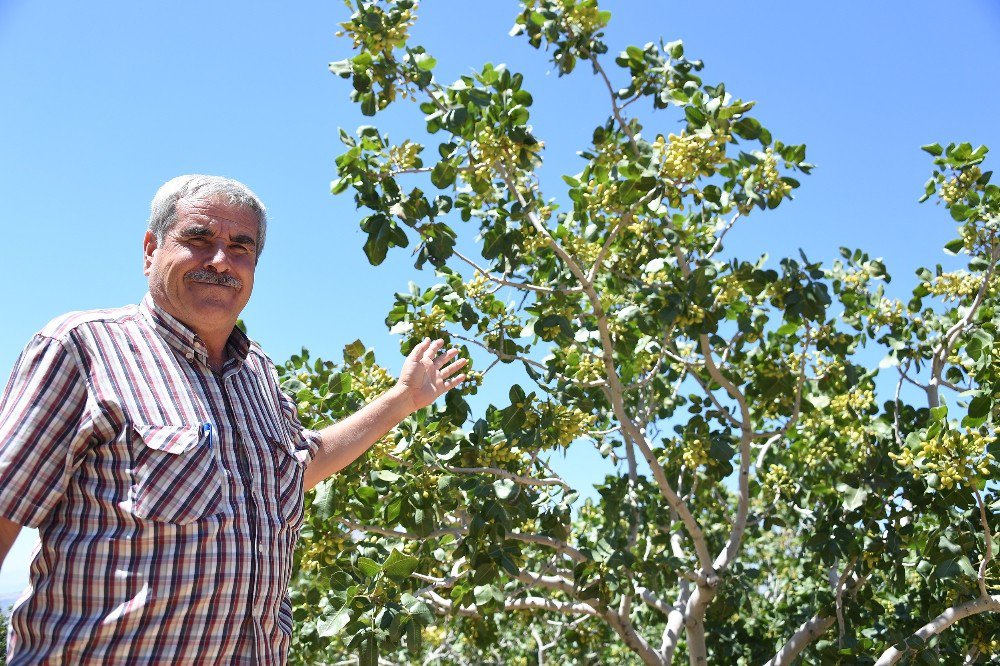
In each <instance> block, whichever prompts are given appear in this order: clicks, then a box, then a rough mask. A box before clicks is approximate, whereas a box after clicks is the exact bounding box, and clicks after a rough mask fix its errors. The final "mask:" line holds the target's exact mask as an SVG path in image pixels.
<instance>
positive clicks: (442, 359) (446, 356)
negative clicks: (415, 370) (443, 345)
mask: <svg viewBox="0 0 1000 666" xmlns="http://www.w3.org/2000/svg"><path fill="white" fill-rule="evenodd" d="M458 352H459V350H458V349H456V348H455V347H452V348H451V349H449V350H448V351H446V352H445V353H443V354H441V355H439V356H438V357H437V358H435V359H434V365H435V366H437V367H438V368H440V367H443V366H444V364H445V363H447V362H448V361H450V360H451V359H453V358H455V357H456V356H458Z"/></svg>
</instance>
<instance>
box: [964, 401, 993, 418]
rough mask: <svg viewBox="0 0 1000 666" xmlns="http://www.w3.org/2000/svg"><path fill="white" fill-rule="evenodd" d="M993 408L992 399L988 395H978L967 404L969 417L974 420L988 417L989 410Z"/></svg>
mask: <svg viewBox="0 0 1000 666" xmlns="http://www.w3.org/2000/svg"><path fill="white" fill-rule="evenodd" d="M992 407H993V398H992V397H991V396H989V395H979V396H976V397H975V398H973V399H972V401H971V402H970V403H969V416H971V417H972V418H974V419H981V418H985V417H987V416H989V413H990V408H992Z"/></svg>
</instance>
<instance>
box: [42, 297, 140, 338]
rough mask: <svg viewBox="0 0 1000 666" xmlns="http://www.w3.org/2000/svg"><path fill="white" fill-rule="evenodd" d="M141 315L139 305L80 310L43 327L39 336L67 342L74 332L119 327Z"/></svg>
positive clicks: (62, 316) (61, 316) (57, 318)
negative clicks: (111, 326)
mask: <svg viewBox="0 0 1000 666" xmlns="http://www.w3.org/2000/svg"><path fill="white" fill-rule="evenodd" d="M138 315H139V307H138V306H137V305H126V306H123V307H120V308H110V309H106V310H80V311H77V312H67V313H66V314H64V315H60V316H58V317H56V318H55V319H53V320H52V321H50V322H49V323H48V324H46V325H45V326H44V327H42V330H40V331H39V332H38V334H39V335H41V336H44V337H47V338H52V339H54V340H65V339H66V338H68V337H69V336H71V335H72V334H73V332H74V331H78V330H81V329H93V328H95V327H105V326H109V325H118V324H122V323H124V322H126V321H131V320H134V319H135V318H136V317H137V316H138Z"/></svg>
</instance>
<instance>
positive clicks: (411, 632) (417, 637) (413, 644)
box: [406, 620, 423, 655]
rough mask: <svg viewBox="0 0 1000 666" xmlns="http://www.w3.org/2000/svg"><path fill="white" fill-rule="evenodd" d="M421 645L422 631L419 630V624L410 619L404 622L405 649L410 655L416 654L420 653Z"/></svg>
mask: <svg viewBox="0 0 1000 666" xmlns="http://www.w3.org/2000/svg"><path fill="white" fill-rule="evenodd" d="M422 646H423V632H422V631H420V625H419V624H417V623H416V622H415V621H414V620H410V621H409V622H408V623H407V624H406V651H407V652H409V653H410V654H411V655H417V654H420V650H421V648H422Z"/></svg>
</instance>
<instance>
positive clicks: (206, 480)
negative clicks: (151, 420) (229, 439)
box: [133, 424, 222, 525]
mask: <svg viewBox="0 0 1000 666" xmlns="http://www.w3.org/2000/svg"><path fill="white" fill-rule="evenodd" d="M134 430H135V433H136V435H137V438H136V439H137V441H136V446H135V469H134V473H135V485H134V488H133V492H134V497H133V512H134V513H135V515H137V516H139V517H140V518H145V519H146V520H155V521H159V522H167V523H176V524H181V525H183V524H187V523H192V522H195V521H197V520H199V519H201V518H207V517H209V516H213V515H215V514H217V513H219V511H220V507H221V506H222V478H221V470H220V468H219V464H218V462H217V461H216V460H215V455H214V453H213V451H212V431H211V429H209V428H203V427H202V426H175V425H147V424H143V425H136V426H135V427H134Z"/></svg>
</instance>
